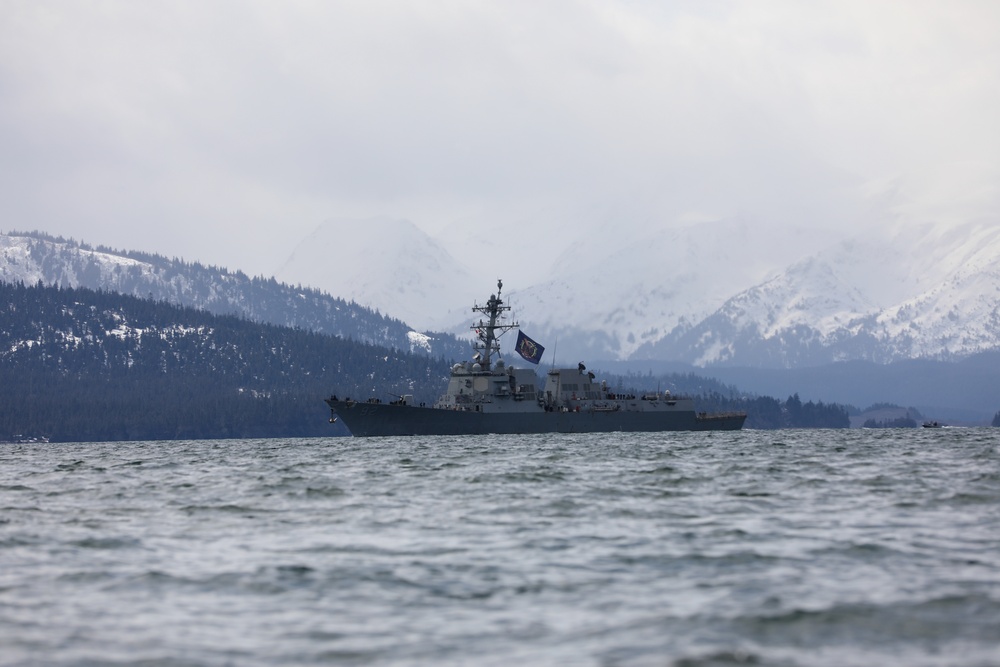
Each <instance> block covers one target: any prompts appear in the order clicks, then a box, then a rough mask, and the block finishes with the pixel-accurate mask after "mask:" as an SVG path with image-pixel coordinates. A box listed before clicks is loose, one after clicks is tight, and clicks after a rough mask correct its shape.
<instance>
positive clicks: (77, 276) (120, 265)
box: [0, 232, 468, 358]
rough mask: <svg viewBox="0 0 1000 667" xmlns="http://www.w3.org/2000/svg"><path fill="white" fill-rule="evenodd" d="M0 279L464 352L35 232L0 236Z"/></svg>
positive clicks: (184, 268)
mask: <svg viewBox="0 0 1000 667" xmlns="http://www.w3.org/2000/svg"><path fill="white" fill-rule="evenodd" d="M0 280H4V281H7V282H12V283H14V282H24V283H25V284H29V285H34V284H36V283H37V281H39V280H40V281H42V283H43V284H45V285H57V286H61V287H84V288H89V289H94V290H109V291H112V292H118V293H121V294H128V295H131V296H135V297H139V298H148V299H154V300H156V301H163V302H167V303H172V304H174V305H178V306H190V307H192V308H198V309H199V310H205V311H208V312H210V313H214V314H216V315H237V316H241V317H245V318H247V319H249V320H253V321H254V322H262V323H266V324H276V325H279V326H288V327H297V328H300V329H306V330H308V331H316V332H318V333H325V334H330V335H334V336H341V337H343V338H350V339H352V340H356V341H361V342H365V343H370V344H372V345H384V346H387V347H394V348H398V349H401V350H410V351H412V352H418V353H421V354H427V355H430V356H444V357H449V358H452V357H456V356H460V355H464V354H465V351H466V349H468V343H467V342H465V341H459V340H457V339H456V338H455V337H454V336H452V335H450V334H443V333H420V332H415V331H413V330H412V328H411V327H409V326H408V325H407V324H406V323H404V322H401V321H399V320H398V319H394V318H391V317H387V316H385V315H383V314H382V313H379V312H378V311H376V310H372V309H370V308H366V307H364V306H361V305H359V304H357V303H355V302H353V301H346V300H344V299H341V298H337V297H334V296H331V295H329V294H326V293H324V292H321V291H319V290H316V289H310V288H308V287H303V286H293V285H287V284H284V283H280V282H278V281H277V280H275V279H274V278H262V277H253V278H251V277H249V276H247V275H246V274H245V273H243V272H242V271H229V270H227V269H225V268H220V267H215V266H205V265H203V264H200V263H198V262H185V261H183V260H180V259H176V258H175V259H168V258H166V257H163V256H160V255H155V254H151V253H144V252H134V251H121V250H114V249H112V248H106V247H102V246H97V247H96V248H95V247H92V246H89V245H87V244H86V243H82V242H78V241H74V240H72V239H70V240H67V239H63V238H58V237H52V236H48V235H46V234H41V233H39V232H27V233H25V232H12V233H9V234H2V235H0Z"/></svg>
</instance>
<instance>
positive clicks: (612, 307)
mask: <svg viewBox="0 0 1000 667" xmlns="http://www.w3.org/2000/svg"><path fill="white" fill-rule="evenodd" d="M621 231H622V230H620V229H617V228H616V229H611V230H609V231H608V232H607V233H606V235H605V236H603V237H601V236H596V237H595V236H592V237H591V238H590V239H579V240H578V241H576V242H575V243H574V244H573V245H572V246H571V247H570V249H569V250H567V251H566V252H564V253H563V254H562V255H561V256H560V257H559V258H557V259H556V260H554V261H553V265H552V273H553V275H555V276H557V277H555V278H553V279H551V280H549V281H548V282H545V283H543V284H539V285H535V286H532V287H530V288H527V289H521V290H515V291H514V296H515V297H516V299H515V301H516V304H517V305H518V306H519V309H518V314H519V316H520V320H521V323H522V325H524V326H525V328H529V327H530V329H531V330H532V331H537V332H539V335H543V336H545V337H547V338H548V339H549V341H550V342H555V341H558V344H559V345H560V347H561V348H563V350H564V351H565V352H566V353H567V354H568V355H570V356H571V357H572V356H586V357H587V358H591V359H611V358H618V359H624V358H628V357H630V356H631V355H633V354H634V353H635V352H636V351H637V350H639V349H640V348H642V347H643V345H649V344H652V343H655V342H656V341H659V340H660V339H662V338H664V337H666V336H667V335H669V334H670V333H671V332H672V331H673V330H675V329H676V328H677V327H682V328H686V327H691V326H694V325H695V324H697V323H698V322H700V321H702V320H703V319H704V318H706V317H707V316H709V315H710V314H711V313H713V312H714V311H715V310H717V309H718V308H719V307H720V306H721V305H722V304H723V303H725V301H726V300H727V299H728V298H729V297H731V296H732V295H733V294H734V293H737V292H740V291H742V290H744V289H747V288H748V287H750V286H752V285H754V284H756V283H758V282H760V281H762V280H764V279H765V278H766V277H767V276H768V275H769V274H771V273H773V272H774V271H776V270H778V269H780V268H782V267H783V266H785V265H786V264H787V263H789V262H791V261H792V260H793V259H795V258H797V257H798V256H800V253H802V252H804V251H807V250H813V249H816V248H817V247H819V246H820V245H821V244H823V243H826V242H829V239H828V238H825V237H823V236H821V235H817V234H811V235H808V234H806V233H805V232H797V233H796V232H791V233H789V232H786V233H785V236H784V237H783V238H782V237H779V236H777V234H776V233H774V232H772V231H771V230H768V229H767V228H765V227H762V226H761V225H759V224H754V223H751V222H748V221H745V220H727V221H717V222H713V223H710V224H708V223H706V224H701V225H693V226H689V227H685V228H681V229H669V228H661V229H646V230H641V229H632V230H629V232H628V233H627V234H623V233H621Z"/></svg>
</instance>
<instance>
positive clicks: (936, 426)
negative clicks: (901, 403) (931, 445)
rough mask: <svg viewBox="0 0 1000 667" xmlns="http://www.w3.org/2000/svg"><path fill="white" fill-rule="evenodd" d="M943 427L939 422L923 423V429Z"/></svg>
mask: <svg viewBox="0 0 1000 667" xmlns="http://www.w3.org/2000/svg"><path fill="white" fill-rule="evenodd" d="M942 426H944V424H942V423H941V422H924V428H941V427H942Z"/></svg>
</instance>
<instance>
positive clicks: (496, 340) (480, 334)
mask: <svg viewBox="0 0 1000 667" xmlns="http://www.w3.org/2000/svg"><path fill="white" fill-rule="evenodd" d="M502 290H503V281H502V280H499V279H498V280H497V293H496V294H491V295H490V298H489V300H488V301H487V302H486V304H485V305H482V306H480V305H479V304H476V305H474V306H473V307H472V310H473V312H476V313H481V314H482V315H484V316H485V317H486V319H485V321H484V320H483V319H480V320H479V323H478V324H474V325H472V327H471V328H472V330H473V331H474V332H475V334H476V338H475V340H473V342H472V349H473V350H475V351H476V352H477V353H478V354H479V357H480V359H479V363H480V365H481V366H482V368H483V370H484V371H488V370H490V369H491V368H492V366H491V364H492V357H493V355H494V354H496V356H497V357H498V358H499V357H500V337H501V336H503V335H504V334H505V333H507V332H508V331H510V330H511V329H516V328H517V327H518V324H517V322H506V321H504V320H505V315H504V313H505V312H506V311H508V310H510V306H507V305H504V302H503V299H502V298H501V297H500V292H501V291H502Z"/></svg>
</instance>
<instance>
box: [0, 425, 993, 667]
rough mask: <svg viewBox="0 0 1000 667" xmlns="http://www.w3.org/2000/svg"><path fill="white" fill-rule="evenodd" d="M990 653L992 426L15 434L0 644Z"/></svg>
mask: <svg viewBox="0 0 1000 667" xmlns="http://www.w3.org/2000/svg"><path fill="white" fill-rule="evenodd" d="M328 663H329V664H346V665H355V664H357V665H368V664H374V665H411V664H428V665H430V664H433V665H470V664H473V665H510V664H522V665H566V664H571V665H676V666H694V665H742V664H765V665H837V666H840V665H1000V429H939V430H888V431H860V430H852V431H772V432H763V431H758V432H754V431H744V432H739V433H726V434H722V433H707V434H652V435H650V434H640V435H635V434H628V435H577V436H551V435H548V436H531V437H514V436H489V437H478V438H459V437H449V438H399V439H385V440H352V439H324V440H307V439H306V440H257V441H222V442H219V441H199V442H136V443H114V444H93V443H91V444H70V445H66V444H58V445H57V444H33V445H0V664H3V665H97V664H115V665H137V664H141V665H170V666H173V665H298V664H303V665H311V664H328Z"/></svg>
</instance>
